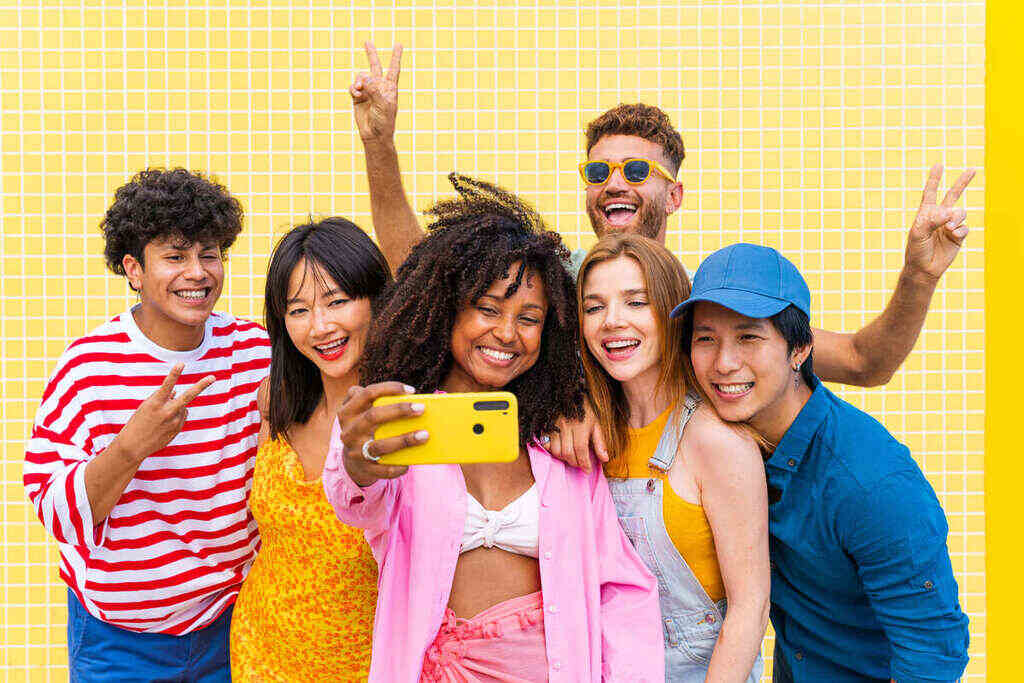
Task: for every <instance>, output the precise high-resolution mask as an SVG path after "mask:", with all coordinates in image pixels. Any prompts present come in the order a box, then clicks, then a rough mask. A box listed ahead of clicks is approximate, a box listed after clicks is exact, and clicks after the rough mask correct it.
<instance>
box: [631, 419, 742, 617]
mask: <svg viewBox="0 0 1024 683" xmlns="http://www.w3.org/2000/svg"><path fill="white" fill-rule="evenodd" d="M674 409H675V406H674V405H672V406H669V407H668V409H667V410H665V412H663V413H662V414H661V415H659V416H658V417H657V418H656V419H655V420H654V422H652V423H650V424H649V425H647V426H646V427H641V428H640V429H630V430H629V444H628V445H627V447H626V452H625V453H624V457H623V461H622V465H623V468H622V469H623V471H624V474H623V475H622V476H625V477H627V478H631V479H649V478H656V479H660V480H661V482H662V491H664V496H663V497H662V516H663V518H664V520H665V530H666V531H667V532H668V536H669V538H670V539H672V544H673V545H674V546H675V547H676V550H678V551H679V554H680V555H681V556H682V558H683V559H684V560H686V564H687V565H689V567H690V569H691V570H693V573H694V575H695V576H696V577H697V580H698V581H699V582H700V585H701V586H703V587H704V590H705V591H706V592H707V594H708V597H710V598H711V599H712V600H713V601H715V602H718V601H719V600H721V599H722V598H724V597H725V586H724V585H723V583H722V571H721V569H719V567H718V555H717V553H716V552H715V538H714V536H713V534H712V533H711V526H710V525H709V524H708V518H707V517H706V516H705V515H704V508H703V507H701V506H700V505H695V504H693V503H690V502H687V501H685V500H683V499H682V498H680V497H679V496H678V495H677V494H676V492H675V491H673V490H672V486H671V485H670V484H669V483H668V479H667V477H666V475H665V473H664V472H661V471H659V470H656V469H652V468H651V467H650V466H648V464H647V462H648V461H649V460H650V459H651V456H652V455H654V451H655V449H657V447H658V441H659V440H661V433H662V431H664V429H665V425H666V424H668V418H669V416H670V415H671V414H672V411H673V410H674Z"/></svg>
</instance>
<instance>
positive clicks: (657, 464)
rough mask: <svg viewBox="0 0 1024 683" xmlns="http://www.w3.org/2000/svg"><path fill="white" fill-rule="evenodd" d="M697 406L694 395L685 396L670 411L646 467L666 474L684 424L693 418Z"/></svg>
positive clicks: (672, 460)
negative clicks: (678, 404)
mask: <svg viewBox="0 0 1024 683" xmlns="http://www.w3.org/2000/svg"><path fill="white" fill-rule="evenodd" d="M699 405H700V398H698V397H697V396H696V395H694V394H687V395H686V398H685V399H683V403H682V405H680V406H679V407H677V408H676V409H675V410H674V411H672V416H671V417H669V419H668V423H667V424H666V425H665V430H664V431H663V432H662V433H661V439H660V440H659V441H658V447H657V448H656V449H655V450H654V455H652V456H651V459H650V460H648V461H647V464H648V465H650V466H651V467H654V468H656V469H659V470H661V471H662V472H668V469H669V468H670V467H672V463H673V462H675V459H676V452H677V451H678V450H679V439H681V438H682V436H683V430H684V429H685V428H686V423H687V422H689V421H690V418H691V417H693V413H694V412H695V411H696V410H697V406H699Z"/></svg>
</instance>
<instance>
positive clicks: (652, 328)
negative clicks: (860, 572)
mask: <svg viewBox="0 0 1024 683" xmlns="http://www.w3.org/2000/svg"><path fill="white" fill-rule="evenodd" d="M579 283H580V286H579V293H578V306H579V315H580V321H581V327H580V336H581V345H582V346H583V353H582V354H581V358H582V360H583V367H584V371H585V373H586V376H587V383H588V386H589V390H590V400H591V402H592V404H593V406H594V409H595V411H596V413H597V416H598V419H599V420H600V424H601V428H602V429H603V431H604V434H605V436H606V439H607V443H608V446H609V456H610V460H609V462H608V463H607V464H606V465H605V472H606V474H607V475H608V477H609V480H610V481H609V484H610V486H611V492H612V497H613V499H614V500H615V506H616V509H617V512H618V515H619V520H620V521H621V523H622V526H623V528H624V529H625V531H626V534H627V535H628V536H629V538H630V540H631V541H632V542H633V544H634V545H635V546H636V548H637V550H638V551H639V553H640V556H641V557H643V559H644V561H645V562H646V563H647V565H648V568H650V570H651V571H652V572H653V573H654V575H655V576H656V577H657V578H658V588H659V594H660V603H661V616H662V625H663V628H664V638H665V653H664V657H665V672H666V679H667V680H670V681H682V682H683V683H688V682H690V681H693V682H694V683H698V682H703V681H705V680H707V681H715V682H716V683H717V682H725V681H735V682H737V683H740V682H743V681H751V682H753V681H757V680H758V678H759V676H760V671H761V660H760V653H761V640H762V638H763V637H764V632H765V628H766V626H767V622H768V607H769V583H770V579H769V576H770V573H769V564H768V501H767V493H766V484H765V474H764V465H763V462H762V460H761V454H760V450H759V448H758V445H757V443H755V441H754V439H752V438H751V437H750V436H749V435H748V434H747V433H745V432H744V431H742V429H741V428H739V427H736V426H731V425H727V424H726V423H724V422H723V421H722V420H721V419H720V418H719V417H718V416H717V415H716V413H715V411H714V410H713V408H711V407H710V406H709V405H708V404H707V402H706V401H704V400H703V399H702V397H701V393H700V389H699V388H698V386H697V384H696V383H695V382H694V380H693V371H692V369H691V366H690V362H689V357H688V356H687V353H686V351H685V349H684V345H683V340H682V337H681V335H682V323H681V322H680V321H678V320H673V319H670V318H669V313H670V312H671V310H672V308H673V306H674V305H675V304H676V303H678V302H679V301H682V300H684V299H686V297H687V296H688V295H689V292H690V283H689V280H688V279H687V277H686V273H685V272H684V271H683V268H682V266H681V265H680V263H679V262H678V261H677V260H676V258H675V257H674V256H673V255H672V254H671V253H669V251H668V250H666V249H665V248H664V247H663V246H661V245H660V244H658V243H657V242H654V241H653V240H650V239H647V238H644V237H641V236H639V235H631V234H622V233H616V234H613V235H610V236H607V237H605V238H603V239H601V240H600V241H599V242H598V243H597V244H596V245H595V246H594V247H593V248H592V249H591V250H590V252H589V253H588V254H587V257H586V258H585V259H584V261H583V264H582V266H581V268H580V275H579ZM727 607H728V609H727Z"/></svg>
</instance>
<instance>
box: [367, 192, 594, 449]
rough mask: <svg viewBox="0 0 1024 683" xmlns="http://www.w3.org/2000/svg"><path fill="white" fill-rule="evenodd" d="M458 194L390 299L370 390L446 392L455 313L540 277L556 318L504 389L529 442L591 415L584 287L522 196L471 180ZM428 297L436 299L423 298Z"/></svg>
mask: <svg viewBox="0 0 1024 683" xmlns="http://www.w3.org/2000/svg"><path fill="white" fill-rule="evenodd" d="M448 178H449V180H451V182H452V184H453V185H454V186H455V189H456V190H457V191H458V192H459V195H460V196H459V197H458V198H455V199H448V200H444V201H441V202H439V203H438V204H437V205H435V206H434V207H433V208H432V209H430V210H429V211H428V212H427V213H428V214H429V215H431V216H433V219H434V220H433V222H432V223H431V224H430V225H429V226H428V228H427V230H428V234H427V236H426V237H425V238H424V239H423V240H422V241H421V242H420V243H419V244H417V245H416V246H415V247H413V250H412V253H411V254H410V255H409V257H408V258H407V259H406V261H405V263H403V264H402V266H401V267H400V268H399V269H398V273H397V274H396V276H395V280H394V282H392V283H391V285H389V286H388V288H387V289H386V290H385V291H384V294H383V295H382V296H381V299H380V301H381V303H380V305H379V307H378V310H377V312H376V315H375V317H374V322H373V324H372V325H371V328H370V333H369V336H368V339H367V345H366V350H365V352H364V354H363V359H362V368H361V370H362V380H363V382H364V383H365V384H372V383H374V382H383V381H387V380H398V381H401V382H404V383H406V384H409V385H411V386H414V387H416V388H417V390H418V391H421V392H428V393H429V392H432V391H436V390H437V389H439V388H440V387H441V386H442V384H443V382H444V381H445V379H446V378H447V377H448V375H449V373H450V372H451V370H452V367H453V363H454V362H455V361H454V359H453V357H452V352H451V337H452V326H453V325H454V322H455V317H456V314H457V313H458V312H459V311H460V310H462V309H463V308H465V307H466V306H469V305H471V304H472V303H473V302H475V301H476V300H477V299H479V298H480V297H481V296H482V295H483V294H484V293H485V292H486V291H487V290H488V289H489V288H490V287H491V286H492V285H493V283H494V282H495V281H496V280H499V279H502V278H506V277H508V276H509V273H510V271H511V267H512V266H513V265H514V264H517V263H518V264H519V266H518V268H517V269H516V271H515V273H514V274H513V282H512V283H511V284H510V285H509V286H508V289H507V290H506V292H505V296H506V297H510V296H513V295H514V294H515V293H516V291H517V290H518V289H519V287H520V285H521V284H522V281H523V278H524V277H529V276H530V275H531V274H532V276H533V277H535V278H537V279H539V280H540V282H542V283H543V284H544V289H545V292H546V294H547V298H548V307H549V308H548V314H547V316H545V320H544V329H543V331H542V333H541V347H540V355H539V357H538V359H537V362H536V363H535V364H534V365H533V367H531V368H529V369H528V370H526V372H524V373H523V374H521V375H519V376H518V377H516V378H515V379H513V380H512V381H511V382H509V384H508V385H507V386H506V387H504V389H505V390H506V391H510V392H512V393H513V394H515V396H516V399H517V401H518V403H519V432H520V434H519V435H520V443H524V444H525V443H527V442H529V441H530V440H531V439H533V438H535V437H537V436H539V435H540V434H542V433H544V432H545V431H550V430H551V429H553V428H554V423H555V420H557V419H558V418H560V417H570V418H574V419H579V418H580V417H582V414H583V413H582V405H583V375H582V371H581V369H580V362H579V352H578V351H579V349H578V346H577V341H576V340H577V330H576V328H577V325H578V324H577V313H576V301H575V296H576V295H575V285H574V284H573V281H572V278H571V277H570V276H569V274H568V273H567V272H566V270H565V266H564V262H565V260H566V259H567V258H568V251H567V250H566V248H565V246H564V245H563V244H562V240H561V237H560V236H559V235H558V234H557V233H555V232H551V231H549V230H547V229H546V227H545V225H544V221H543V219H542V218H541V217H540V216H539V215H538V214H537V213H536V212H535V211H534V210H533V209H531V208H530V207H528V206H527V205H525V204H524V203H523V202H522V201H521V200H519V199H518V198H517V197H516V196H514V195H512V194H510V193H508V192H506V191H505V190H502V189H501V188H498V187H495V186H494V185H490V184H488V183H485V182H482V181H479V180H473V179H471V178H467V177H465V176H459V175H456V174H454V173H453V174H451V175H449V176H448ZM425 293H429V296H424V294H425Z"/></svg>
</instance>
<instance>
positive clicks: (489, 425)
mask: <svg viewBox="0 0 1024 683" xmlns="http://www.w3.org/2000/svg"><path fill="white" fill-rule="evenodd" d="M405 401H411V402H413V403H414V404H418V405H423V406H424V410H423V412H422V413H419V414H414V415H411V416H406V417H400V418H396V419H394V420H392V421H389V422H386V423H382V424H379V425H378V427H377V429H376V432H375V434H374V439H375V440H380V441H382V442H384V441H387V440H389V439H392V438H395V437H397V436H399V435H401V434H403V433H414V434H415V433H418V432H421V431H425V432H427V433H429V434H430V438H429V439H428V440H427V441H424V442H421V443H418V444H416V445H414V446H411V447H406V448H402V449H401V450H399V451H392V452H389V453H388V454H387V455H383V456H381V458H380V463H381V464H388V465H434V464H450V463H457V464H463V463H483V462H512V461H513V460H515V459H516V458H518V457H519V411H518V404H517V403H516V397H515V395H514V394H512V393H510V392H507V391H488V392H477V393H461V394H460V393H452V394H414V395H412V396H384V397H381V398H378V399H376V400H374V402H373V405H374V407H375V409H376V408H381V409H384V408H387V407H390V406H394V405H399V404H401V403H402V402H405Z"/></svg>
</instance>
